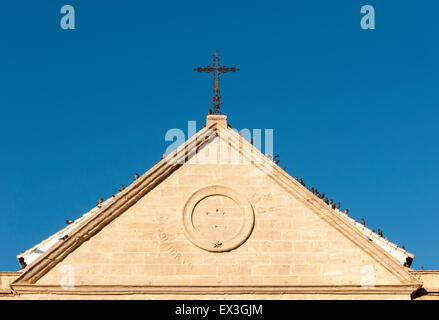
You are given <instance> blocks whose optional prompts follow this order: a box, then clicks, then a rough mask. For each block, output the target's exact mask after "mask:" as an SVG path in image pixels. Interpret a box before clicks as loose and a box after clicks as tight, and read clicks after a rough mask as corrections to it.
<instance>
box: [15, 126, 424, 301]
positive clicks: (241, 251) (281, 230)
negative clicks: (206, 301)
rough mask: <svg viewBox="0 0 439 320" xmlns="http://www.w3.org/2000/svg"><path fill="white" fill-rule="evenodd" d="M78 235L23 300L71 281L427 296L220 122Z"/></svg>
mask: <svg viewBox="0 0 439 320" xmlns="http://www.w3.org/2000/svg"><path fill="white" fill-rule="evenodd" d="M70 228H71V229H69V228H66V229H65V230H63V231H62V232H61V233H59V234H57V235H56V236H55V237H53V238H52V239H51V240H50V239H49V240H48V241H46V242H44V243H43V245H46V247H47V250H46V251H45V252H44V253H42V254H40V255H38V257H37V258H35V260H33V261H32V263H30V264H29V266H27V267H26V268H25V269H24V272H23V274H22V275H21V276H20V278H18V279H17V280H16V281H15V283H14V285H13V286H14V288H15V290H17V291H20V290H21V291H22V292H27V290H30V291H32V290H34V289H35V288H36V289H35V290H37V289H38V290H53V291H57V290H61V291H62V290H64V289H65V288H64V287H65V286H63V285H61V283H63V281H65V279H66V274H67V275H70V276H73V279H74V280H73V281H74V289H73V290H78V291H81V290H85V291H87V290H95V291H99V290H103V291H105V290H109V289H108V287H109V286H110V287H112V289H111V290H121V292H125V291H126V292H128V293H129V292H131V293H133V292H143V293H145V292H150V293H154V292H158V291H160V292H168V291H166V290H169V292H177V293H178V292H197V290H198V291H200V290H201V291H202V290H212V291H211V292H213V293H224V292H235V293H239V292H241V293H242V292H259V291H260V292H275V291H276V290H278V289H279V286H281V287H282V288H281V289H279V290H284V292H288V290H293V291H294V290H299V291H300V290H302V291H303V290H305V291H306V290H307V289H306V288H320V289H318V290H323V291H324V290H329V289H328V288H332V290H341V291H343V290H345V291H346V292H356V291H361V290H363V289H365V288H366V289H367V290H372V291H373V290H378V291H380V290H387V289H388V288H390V287H391V288H394V289H395V288H400V289H401V290H405V291H407V292H409V291H410V290H414V289H416V288H417V287H418V286H419V283H418V281H417V280H416V279H415V278H414V277H413V276H412V275H410V273H409V272H408V270H407V268H405V267H403V266H402V265H401V263H400V261H398V259H396V258H395V257H394V256H392V255H391V254H389V252H386V250H385V248H383V247H382V246H380V245H378V244H377V243H376V242H374V241H372V240H371V238H370V237H368V236H367V235H366V234H365V232H362V231H361V230H359V229H358V228H357V227H356V226H355V225H354V224H353V223H352V222H351V221H350V220H349V218H348V217H345V216H344V215H343V213H341V212H339V211H338V210H334V209H332V208H331V207H329V206H328V205H327V204H325V203H324V202H323V201H322V200H321V199H319V198H318V197H316V196H315V195H314V194H312V193H311V192H310V191H309V190H307V189H306V188H305V187H303V186H302V185H301V184H300V183H299V182H298V181H296V180H295V179H293V178H292V177H291V176H289V175H288V174H287V173H286V172H285V171H284V170H282V169H280V168H279V167H278V166H277V165H275V164H274V162H273V161H272V160H271V159H269V158H267V157H266V156H264V155H263V154H261V153H260V152H259V151H258V150H257V149H256V148H255V147H254V146H252V145H251V144H250V143H249V142H248V141H246V140H245V139H243V138H242V137H241V136H240V135H239V134H238V133H237V132H236V131H234V130H232V129H231V128H228V127H227V125H226V124H225V123H224V122H223V121H211V122H210V123H209V122H208V125H207V127H206V128H204V129H202V130H201V131H199V132H198V133H197V134H196V135H195V136H193V137H192V138H190V139H189V140H188V141H187V142H186V143H185V144H183V145H182V146H180V147H179V148H177V149H176V150H175V151H174V152H172V153H171V154H169V155H168V156H167V157H166V158H165V159H163V160H162V161H160V162H159V163H158V164H157V165H155V166H154V167H153V168H151V170H149V171H148V172H147V173H145V174H144V175H142V176H141V177H139V178H138V179H137V180H136V181H135V182H134V183H133V184H132V185H131V186H129V187H127V188H126V189H125V190H123V191H122V192H120V193H119V194H117V195H116V196H115V197H114V198H111V199H109V200H107V201H106V202H104V203H103V204H102V207H101V208H96V209H95V210H94V211H92V212H90V213H88V214H86V215H84V216H83V217H82V218H81V219H79V221H77V222H75V223H74V224H73V225H72V226H70ZM64 235H67V237H65V239H63V240H59V238H62V237H60V236H64ZM49 244H50V245H49ZM35 249H38V247H36V248H33V250H35ZM67 283H69V282H67ZM206 286H208V287H209V289H207V287H206ZM200 287H201V289H200ZM32 288H34V289H32ZM60 288H61V289H60ZM62 288H64V289H62ZM90 288H92V289H90ZM105 288H106V289H105ZM158 288H160V289H158ZM178 288H180V289H178ZM203 288H204V289H203ZM215 288H216V289H215ZM237 288H238V289H237ZM239 288H241V289H239ZM276 288H278V289H276ZM65 290H67V289H65ZM124 290H125V291H124ZM130 290H131V291H130ZM142 290H143V291H142ZM178 290H180V291H178ZM215 290H216V291H215ZM227 290H229V291H227ZM234 290H235V291H234ZM236 290H237V291H236ZM239 290H241V291H239ZM246 290H247V291H246ZM258 290H259V291H258ZM270 290H272V291H270ZM273 290H274V291H273ZM285 290H286V291H285ZM315 290H317V289H315ZM395 290H398V289H395ZM405 291H404V292H405Z"/></svg>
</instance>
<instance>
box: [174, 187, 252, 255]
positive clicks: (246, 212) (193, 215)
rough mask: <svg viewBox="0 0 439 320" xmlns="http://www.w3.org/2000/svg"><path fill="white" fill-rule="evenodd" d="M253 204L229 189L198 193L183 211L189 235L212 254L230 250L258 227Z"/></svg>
mask: <svg viewBox="0 0 439 320" xmlns="http://www.w3.org/2000/svg"><path fill="white" fill-rule="evenodd" d="M254 219H255V218H254V213H253V208H252V206H251V204H250V202H249V201H248V200H247V199H246V198H245V197H243V196H242V195H240V194H239V193H238V192H236V191H235V190H233V189H231V188H228V187H225V186H209V187H206V188H203V189H201V190H198V191H197V192H195V193H194V194H193V195H191V196H190V197H189V199H188V200H187V202H186V204H185V206H184V209H183V224H184V227H185V231H186V236H187V237H188V239H189V240H190V241H191V242H193V243H194V244H195V245H196V246H198V247H200V248H202V249H204V250H208V251H212V252H222V251H230V250H233V249H235V248H237V247H238V246H240V245H241V244H243V243H244V242H245V241H246V240H247V239H248V237H249V236H250V234H251V232H252V230H253V226H254Z"/></svg>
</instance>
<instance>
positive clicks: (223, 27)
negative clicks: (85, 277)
mask: <svg viewBox="0 0 439 320" xmlns="http://www.w3.org/2000/svg"><path fill="white" fill-rule="evenodd" d="M65 4H70V5H73V6H74V7H75V11H76V29H75V30H63V29H61V27H60V19H61V17H62V15H61V14H60V8H61V7H62V6H63V5H65ZM366 4H369V5H373V6H374V8H375V11H376V29H375V30H362V29H361V28H360V20H361V17H362V15H361V14H360V8H361V6H362V5H366ZM438 11H439V3H438V2H437V1H433V0H430V1H428V0H423V1H420V2H413V1H356V0H346V1H323V0H322V1H315V0H310V1H300V2H299V1H236V0H235V1H216V2H213V1H206V0H204V1H172V2H171V1H129V0H126V1H120V2H114V1H83V0H74V1H67V0H65V1H43V2H41V1H38V2H36V1H16V2H13V1H7V2H6V1H3V2H2V3H1V5H0V35H1V50H0V108H1V109H0V111H1V116H0V147H1V157H0V179H1V183H0V202H1V207H0V270H1V271H11V270H17V269H18V268H19V266H18V263H17V260H16V258H15V255H16V254H18V253H19V252H20V251H21V250H26V249H28V248H29V247H31V246H33V245H34V244H36V243H38V242H39V241H41V240H43V239H45V238H46V237H48V236H49V235H51V234H53V233H54V232H56V231H57V230H59V229H61V228H62V227H64V226H65V222H64V221H65V220H66V219H74V218H77V217H79V216H80V215H81V214H83V213H84V212H86V211H88V210H89V209H91V208H92V207H93V206H94V205H95V203H96V201H97V199H99V198H100V197H104V198H106V197H110V196H111V195H112V194H113V193H115V192H116V191H117V190H118V188H119V186H120V185H121V184H122V183H123V184H125V185H128V184H129V183H131V181H132V179H133V176H134V173H135V172H139V173H143V172H145V171H146V170H148V169H149V168H150V167H151V166H152V165H153V164H154V163H155V161H157V160H159V159H160V156H161V155H162V153H163V152H164V150H165V149H166V148H167V146H168V145H169V144H170V142H167V141H165V138H164V137H165V133H166V131H167V130H169V129H171V128H181V129H183V130H185V131H186V128H187V121H188V120H195V121H197V129H199V128H201V124H202V123H203V122H204V121H205V116H206V113H207V110H208V108H210V96H211V92H212V81H211V79H210V77H209V76H208V75H205V74H198V73H196V72H194V71H193V68H194V67H196V66H199V65H201V66H204V65H207V64H210V63H211V59H212V54H213V52H214V51H215V49H218V50H219V51H220V53H221V56H222V61H223V62H224V64H225V65H228V66H233V65H236V66H238V67H239V68H240V69H241V71H240V72H238V73H236V74H227V75H225V76H223V78H222V79H223V81H222V84H221V89H222V95H223V101H224V105H223V113H224V114H227V115H228V117H229V122H230V123H231V124H232V125H233V127H234V128H238V129H240V128H251V129H253V128H260V129H265V128H272V129H274V150H275V153H279V154H280V155H281V157H280V159H281V162H280V165H281V166H282V167H283V166H287V171H288V172H289V173H290V174H292V175H293V176H296V175H298V176H301V177H303V179H304V180H305V182H306V183H307V184H308V185H316V186H317V187H318V188H319V190H321V191H324V192H326V193H327V194H329V196H330V197H331V198H334V199H336V200H337V201H341V203H342V206H343V207H348V208H349V209H350V215H351V216H352V217H354V218H356V219H357V220H360V219H361V218H362V217H364V218H365V219H366V224H367V226H369V227H370V228H372V229H375V230H377V229H378V228H381V229H383V231H384V235H385V236H386V237H387V238H389V239H390V240H391V241H393V242H395V243H397V244H399V245H405V246H406V248H407V250H408V251H409V252H412V253H414V254H415V260H414V263H413V265H412V266H413V267H414V268H415V269H418V268H420V267H421V266H424V267H425V269H439V250H438V243H439V233H438V224H439V204H438V192H439V188H438V181H439V169H438V168H439V166H438V163H439V143H438V137H439V135H438V129H437V128H438V125H437V123H438V120H439V111H438V106H439V90H438V83H439V82H438V72H439V68H438V67H439V63H438V56H439V45H438V30H439V28H438V26H439V25H438V22H437V12H438Z"/></svg>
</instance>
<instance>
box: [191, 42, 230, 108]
mask: <svg viewBox="0 0 439 320" xmlns="http://www.w3.org/2000/svg"><path fill="white" fill-rule="evenodd" d="M194 71H197V72H207V73H211V74H212V75H213V80H214V85H215V87H214V90H213V93H214V94H215V95H214V96H213V97H212V105H213V113H214V114H221V111H220V107H221V105H222V104H223V103H222V102H221V96H220V90H219V81H220V76H221V73H227V72H236V71H239V69H238V68H236V67H224V66H222V65H221V63H220V58H219V52H218V50H216V51H215V53H214V55H213V64H212V66H207V67H197V68H195V69H194Z"/></svg>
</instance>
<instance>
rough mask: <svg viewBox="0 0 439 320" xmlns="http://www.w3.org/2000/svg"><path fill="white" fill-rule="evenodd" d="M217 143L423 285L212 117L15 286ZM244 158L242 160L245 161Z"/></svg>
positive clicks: (406, 280)
mask: <svg viewBox="0 0 439 320" xmlns="http://www.w3.org/2000/svg"><path fill="white" fill-rule="evenodd" d="M216 139H220V140H216ZM213 141H221V143H223V144H225V145H227V146H230V147H231V148H233V149H234V150H237V151H239V154H240V155H241V156H242V159H244V161H248V163H252V164H253V165H255V166H256V167H257V168H258V169H259V170H260V171H261V172H263V173H264V174H266V175H267V176H269V177H270V178H271V179H273V181H275V182H276V183H277V184H278V185H279V186H281V187H282V188H283V189H284V190H285V191H287V192H288V193H289V194H290V195H291V196H293V197H295V198H296V199H298V200H299V201H300V202H302V203H303V204H304V205H305V206H307V207H308V208H310V209H311V210H312V211H313V212H315V213H316V214H317V215H318V216H319V217H320V218H322V219H323V220H324V221H326V222H327V223H328V224H330V225H331V226H332V227H333V228H335V229H336V230H338V231H339V232H340V233H341V234H343V235H344V236H345V237H346V239H347V240H348V241H351V242H353V243H355V244H356V245H357V246H358V247H359V248H361V249H362V250H363V251H364V252H366V253H368V254H369V255H370V256H371V257H373V258H374V259H375V260H376V261H377V262H378V263H380V264H381V265H382V266H384V267H385V268H386V269H387V270H389V271H390V272H391V273H392V274H394V275H395V276H396V277H397V278H398V279H399V280H400V281H401V283H402V284H407V285H415V286H416V285H420V284H419V282H418V280H417V279H416V278H414V277H413V276H412V275H411V274H410V273H409V272H408V271H407V270H406V268H404V267H403V266H401V265H400V263H398V261H397V260H395V258H394V257H392V256H391V255H389V253H387V252H386V251H385V250H383V248H381V247H380V246H378V245H377V244H375V243H373V242H372V241H370V240H369V239H368V238H367V237H366V236H365V235H364V234H363V233H362V232H360V231H359V230H358V229H357V228H356V227H355V226H354V225H352V223H349V221H348V220H347V219H346V218H344V217H343V216H341V215H340V214H339V213H337V212H336V211H334V210H332V209H331V208H329V207H328V206H327V205H326V204H325V203H324V202H323V201H321V199H319V198H317V197H316V196H315V195H313V194H312V193H311V192H310V191H309V190H308V189H306V188H305V187H303V186H302V185H300V183H298V182H297V181H296V180H295V179H293V178H292V177H291V176H289V175H288V174H287V173H286V172H285V171H284V170H282V169H280V168H279V167H278V166H277V165H275V164H274V162H273V161H271V160H270V159H268V158H267V157H266V156H265V155H263V154H262V153H261V152H260V151H259V150H258V149H257V148H255V147H254V146H253V145H252V144H250V143H249V142H248V141H246V140H245V139H244V138H242V137H241V136H240V135H239V134H238V133H237V132H236V131H234V130H232V129H230V128H228V127H227V124H226V123H224V122H222V121H210V122H209V121H208V123H207V126H206V128H204V129H202V130H200V131H199V132H198V133H197V134H195V135H194V136H193V137H191V138H190V139H188V141H186V142H185V143H184V144H183V145H181V146H180V147H178V148H177V149H176V150H174V151H173V152H172V153H170V154H169V155H168V156H167V157H166V158H164V159H162V160H161V161H160V162H159V163H157V164H156V165H155V166H154V167H152V168H151V169H150V170H148V171H147V172H146V173H145V174H143V175H142V176H140V177H139V178H138V179H137V180H135V181H134V182H133V183H132V184H131V185H130V186H128V187H127V188H126V189H125V190H123V191H121V192H120V193H119V194H117V195H115V197H113V198H110V199H108V200H107V201H105V202H104V203H102V206H101V208H97V209H96V210H94V211H92V212H90V213H87V214H86V215H84V216H83V217H82V218H80V219H78V220H79V221H77V222H75V223H74V224H72V226H69V227H67V228H65V229H63V230H62V234H63V235H68V237H67V238H66V239H65V240H57V239H56V237H52V238H49V239H52V241H51V242H50V241H47V240H46V241H45V242H43V243H42V244H43V245H47V244H48V243H50V246H49V247H48V248H47V250H46V251H45V252H44V253H42V254H41V255H39V256H38V258H36V259H35V261H33V262H32V263H31V264H30V265H29V266H27V267H26V268H25V269H24V270H23V271H24V272H23V274H22V275H21V276H20V277H19V278H18V279H17V280H16V281H15V282H14V284H15V285H17V286H19V285H28V284H34V283H35V282H36V281H37V280H38V279H40V278H41V277H42V276H43V275H45V274H46V273H47V272H48V271H49V270H51V269H52V268H53V267H54V266H56V265H57V264H58V263H59V262H60V261H62V260H63V259H64V258H65V257H66V256H68V255H69V254H70V253H71V252H73V251H74V250H75V249H77V248H78V247H79V246H80V245H81V244H82V243H83V242H84V241H86V240H88V239H89V238H91V237H93V236H94V235H95V234H97V233H98V232H99V231H100V230H101V229H102V228H104V227H105V226H106V225H107V224H109V223H110V222H111V221H113V220H114V219H115V218H117V217H118V216H120V215H121V214H123V213H124V212H125V211H126V210H127V209H128V208H130V207H131V206H132V205H134V204H135V203H136V202H137V201H138V200H139V199H141V198H142V197H143V196H144V195H145V194H146V193H148V192H150V191H151V190H152V189H153V188H154V187H155V186H157V185H158V184H159V183H160V182H162V181H163V180H165V179H166V177H167V176H168V175H170V174H171V173H172V172H174V171H175V170H177V169H178V168H180V167H181V166H184V165H185V164H186V163H188V161H189V162H190V161H192V159H194V158H195V156H196V155H197V151H198V150H199V149H200V148H203V146H205V145H207V144H208V143H211V142H213ZM242 159H241V160H240V161H242ZM57 234H59V233H57ZM49 239H48V240H49ZM55 240H56V241H55ZM35 248H38V245H37V246H36V247H34V248H33V249H35ZM33 249H31V250H33Z"/></svg>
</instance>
